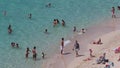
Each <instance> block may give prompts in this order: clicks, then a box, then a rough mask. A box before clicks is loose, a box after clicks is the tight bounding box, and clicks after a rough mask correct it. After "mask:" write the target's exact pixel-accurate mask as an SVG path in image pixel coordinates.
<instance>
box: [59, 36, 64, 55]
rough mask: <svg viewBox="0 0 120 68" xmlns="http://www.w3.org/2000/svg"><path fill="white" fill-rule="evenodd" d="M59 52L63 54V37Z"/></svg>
mask: <svg viewBox="0 0 120 68" xmlns="http://www.w3.org/2000/svg"><path fill="white" fill-rule="evenodd" d="M60 48H61V54H63V50H64V38H62V39H61V46H60Z"/></svg>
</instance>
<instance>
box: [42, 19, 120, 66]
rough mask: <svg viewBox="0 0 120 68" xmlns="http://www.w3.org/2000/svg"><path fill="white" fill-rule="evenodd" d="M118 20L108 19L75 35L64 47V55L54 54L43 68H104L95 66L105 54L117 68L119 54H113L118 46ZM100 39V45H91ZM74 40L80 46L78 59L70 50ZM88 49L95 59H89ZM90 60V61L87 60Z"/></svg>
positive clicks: (119, 33) (119, 42)
mask: <svg viewBox="0 0 120 68" xmlns="http://www.w3.org/2000/svg"><path fill="white" fill-rule="evenodd" d="M119 21H120V19H119V18H116V19H109V20H107V21H104V22H102V23H103V24H96V25H94V26H90V27H89V28H87V31H86V32H85V33H84V34H81V35H79V34H78V32H76V33H75V35H74V37H72V38H71V39H70V41H71V42H70V43H69V44H67V46H66V47H65V50H64V52H65V55H60V54H55V55H54V56H53V57H51V59H47V60H45V62H43V68H104V67H105V64H97V63H96V59H97V58H99V56H101V55H102V54H103V53H106V58H108V59H109V61H111V62H113V63H114V67H112V68H117V66H119V62H118V61H117V60H118V58H119V54H115V53H114V49H115V48H117V47H119V46H120V41H119V40H120V37H119V35H120V30H119V29H120V24H119ZM99 38H101V40H102V44H100V45H97V44H93V43H92V42H93V41H96V40H98V39H99ZM75 40H78V42H79V44H80V51H79V55H80V56H79V57H76V56H75V52H74V51H73V50H72V48H73V45H74V42H75ZM89 49H92V50H93V55H95V57H90V55H89ZM88 58H90V60H87V59H88Z"/></svg>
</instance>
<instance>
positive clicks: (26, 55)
mask: <svg viewBox="0 0 120 68" xmlns="http://www.w3.org/2000/svg"><path fill="white" fill-rule="evenodd" d="M29 52H31V51H30V49H29V47H27V49H26V54H25V57H26V58H28V55H29V54H30V53H29Z"/></svg>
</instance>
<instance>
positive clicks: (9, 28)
mask: <svg viewBox="0 0 120 68" xmlns="http://www.w3.org/2000/svg"><path fill="white" fill-rule="evenodd" d="M8 33H9V34H11V33H12V28H11V25H9V26H8Z"/></svg>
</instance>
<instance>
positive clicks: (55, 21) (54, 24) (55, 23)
mask: <svg viewBox="0 0 120 68" xmlns="http://www.w3.org/2000/svg"><path fill="white" fill-rule="evenodd" d="M56 25H57V20H56V19H54V22H53V26H54V27H55V26H56Z"/></svg>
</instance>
